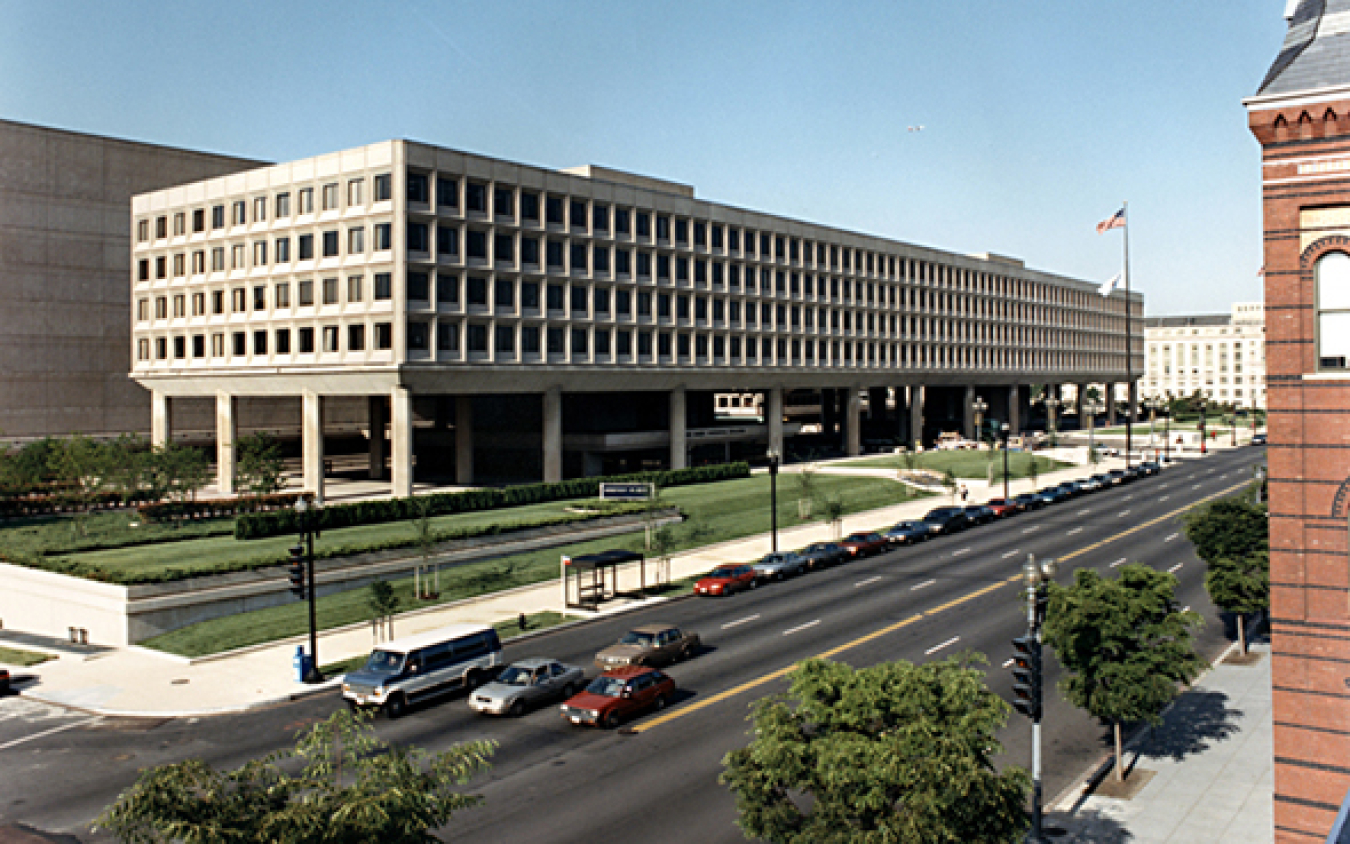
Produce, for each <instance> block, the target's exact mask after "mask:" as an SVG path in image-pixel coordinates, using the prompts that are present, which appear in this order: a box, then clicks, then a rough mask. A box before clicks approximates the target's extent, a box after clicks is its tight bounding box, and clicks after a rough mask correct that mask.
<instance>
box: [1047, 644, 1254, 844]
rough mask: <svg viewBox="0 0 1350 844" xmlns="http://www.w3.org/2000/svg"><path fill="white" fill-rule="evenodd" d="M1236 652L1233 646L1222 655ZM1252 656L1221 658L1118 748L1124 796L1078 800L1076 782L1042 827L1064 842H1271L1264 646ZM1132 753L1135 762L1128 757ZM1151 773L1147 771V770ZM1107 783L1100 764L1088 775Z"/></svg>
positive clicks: (1080, 789) (1106, 773) (1108, 774)
mask: <svg viewBox="0 0 1350 844" xmlns="http://www.w3.org/2000/svg"><path fill="white" fill-rule="evenodd" d="M1229 654H1230V655H1236V654H1237V646H1236V645H1234V646H1233V648H1232V649H1231V650H1230V651H1229ZM1251 654H1252V657H1253V658H1254V661H1253V662H1251V663H1250V664H1245V665H1244V664H1234V663H1233V662H1231V661H1224V662H1221V663H1219V664H1218V665H1216V666H1215V667H1214V668H1213V669H1212V670H1210V671H1209V672H1208V673H1206V674H1205V675H1204V676H1203V677H1201V678H1200V679H1199V680H1198V681H1197V682H1196V684H1195V685H1194V686H1193V687H1192V688H1191V689H1190V690H1189V691H1187V692H1186V693H1185V694H1183V695H1182V696H1181V697H1180V698H1179V699H1178V700H1177V701H1176V703H1174V704H1173V705H1172V707H1171V708H1170V709H1169V710H1168V711H1167V713H1166V715H1165V716H1164V718H1165V720H1164V723H1163V725H1162V726H1161V727H1159V728H1157V729H1156V730H1145V731H1144V732H1143V733H1142V734H1141V735H1140V736H1139V737H1138V739H1137V740H1136V741H1134V742H1131V743H1130V745H1129V746H1128V747H1127V749H1126V754H1125V759H1126V766H1127V768H1128V766H1130V765H1131V764H1132V763H1133V766H1134V767H1133V770H1132V772H1131V776H1134V777H1139V776H1144V777H1149V776H1151V778H1150V779H1148V781H1147V782H1146V783H1145V784H1144V785H1143V787H1142V788H1141V789H1140V790H1139V792H1138V793H1137V794H1135V795H1134V797H1133V798H1132V799H1129V800H1123V799H1117V798H1111V797H1102V796H1097V795H1089V796H1084V794H1083V787H1084V784H1080V785H1078V786H1077V787H1075V788H1072V789H1070V790H1069V791H1068V792H1067V793H1066V794H1064V795H1062V797H1061V799H1060V800H1059V801H1058V802H1057V803H1054V804H1052V805H1050V806H1048V807H1047V819H1046V826H1047V827H1055V828H1058V829H1061V830H1064V831H1065V833H1066V834H1064V835H1062V836H1058V837H1054V838H1051V839H1050V840H1054V841H1062V842H1069V844H1116V842H1122V843H1123V842H1130V844H1269V842H1270V841H1272V840H1273V838H1274V815H1273V809H1272V795H1273V794H1274V790H1275V775H1274V762H1273V760H1272V756H1271V753H1272V751H1271V733H1272V726H1271V714H1270V698H1271V694H1270V645H1269V642H1258V643H1256V644H1253V645H1252V647H1251ZM1136 754H1137V758H1136ZM1150 772H1151V774H1150ZM1092 773H1094V774H1097V775H1104V776H1105V777H1106V778H1107V780H1108V781H1109V779H1110V777H1112V776H1113V774H1112V773H1111V772H1110V767H1109V763H1106V764H1104V765H1103V766H1102V767H1100V768H1098V769H1097V770H1095V771H1093V772H1092Z"/></svg>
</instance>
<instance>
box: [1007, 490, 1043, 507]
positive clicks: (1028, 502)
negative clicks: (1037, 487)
mask: <svg viewBox="0 0 1350 844" xmlns="http://www.w3.org/2000/svg"><path fill="white" fill-rule="evenodd" d="M1013 503H1014V504H1016V505H1017V506H1019V507H1021V508H1022V509H1023V510H1039V509H1041V508H1042V507H1044V506H1045V504H1046V502H1045V501H1043V500H1041V497H1040V496H1039V495H1037V494H1036V493H1034V492H1024V493H1021V494H1020V495H1017V496H1015V497H1014V498H1013Z"/></svg>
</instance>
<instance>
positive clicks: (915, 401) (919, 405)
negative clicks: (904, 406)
mask: <svg viewBox="0 0 1350 844" xmlns="http://www.w3.org/2000/svg"><path fill="white" fill-rule="evenodd" d="M922 440H923V387H920V386H918V385H917V384H916V385H915V386H913V387H910V388H909V447H910V448H913V447H914V443H916V442H917V443H919V444H920V445H923V442H922Z"/></svg>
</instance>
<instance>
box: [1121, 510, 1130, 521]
mask: <svg viewBox="0 0 1350 844" xmlns="http://www.w3.org/2000/svg"><path fill="white" fill-rule="evenodd" d="M1128 515H1130V511H1129V510H1121V511H1120V518H1122V519H1123V518H1125V517H1126V516H1128Z"/></svg>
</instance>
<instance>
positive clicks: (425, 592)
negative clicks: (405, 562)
mask: <svg viewBox="0 0 1350 844" xmlns="http://www.w3.org/2000/svg"><path fill="white" fill-rule="evenodd" d="M413 504H414V506H415V507H416V508H417V517H416V518H415V519H413V520H412V527H413V541H414V542H415V543H416V544H417V550H418V553H419V555H420V557H421V560H422V561H421V563H420V564H418V566H417V568H415V569H414V570H413V594H414V595H415V596H416V597H417V598H418V599H421V598H431V597H433V595H432V593H433V592H434V593H436V594H439V593H440V591H441V570H440V566H437V567H436V584H435V587H434V588H433V587H432V585H431V584H430V583H428V582H427V580H426V578H427V575H429V574H430V572H431V553H432V551H434V550H435V549H436V531H435V529H434V528H433V527H432V523H431V502H430V501H428V500H427V499H426V497H422V498H414V499H413Z"/></svg>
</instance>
